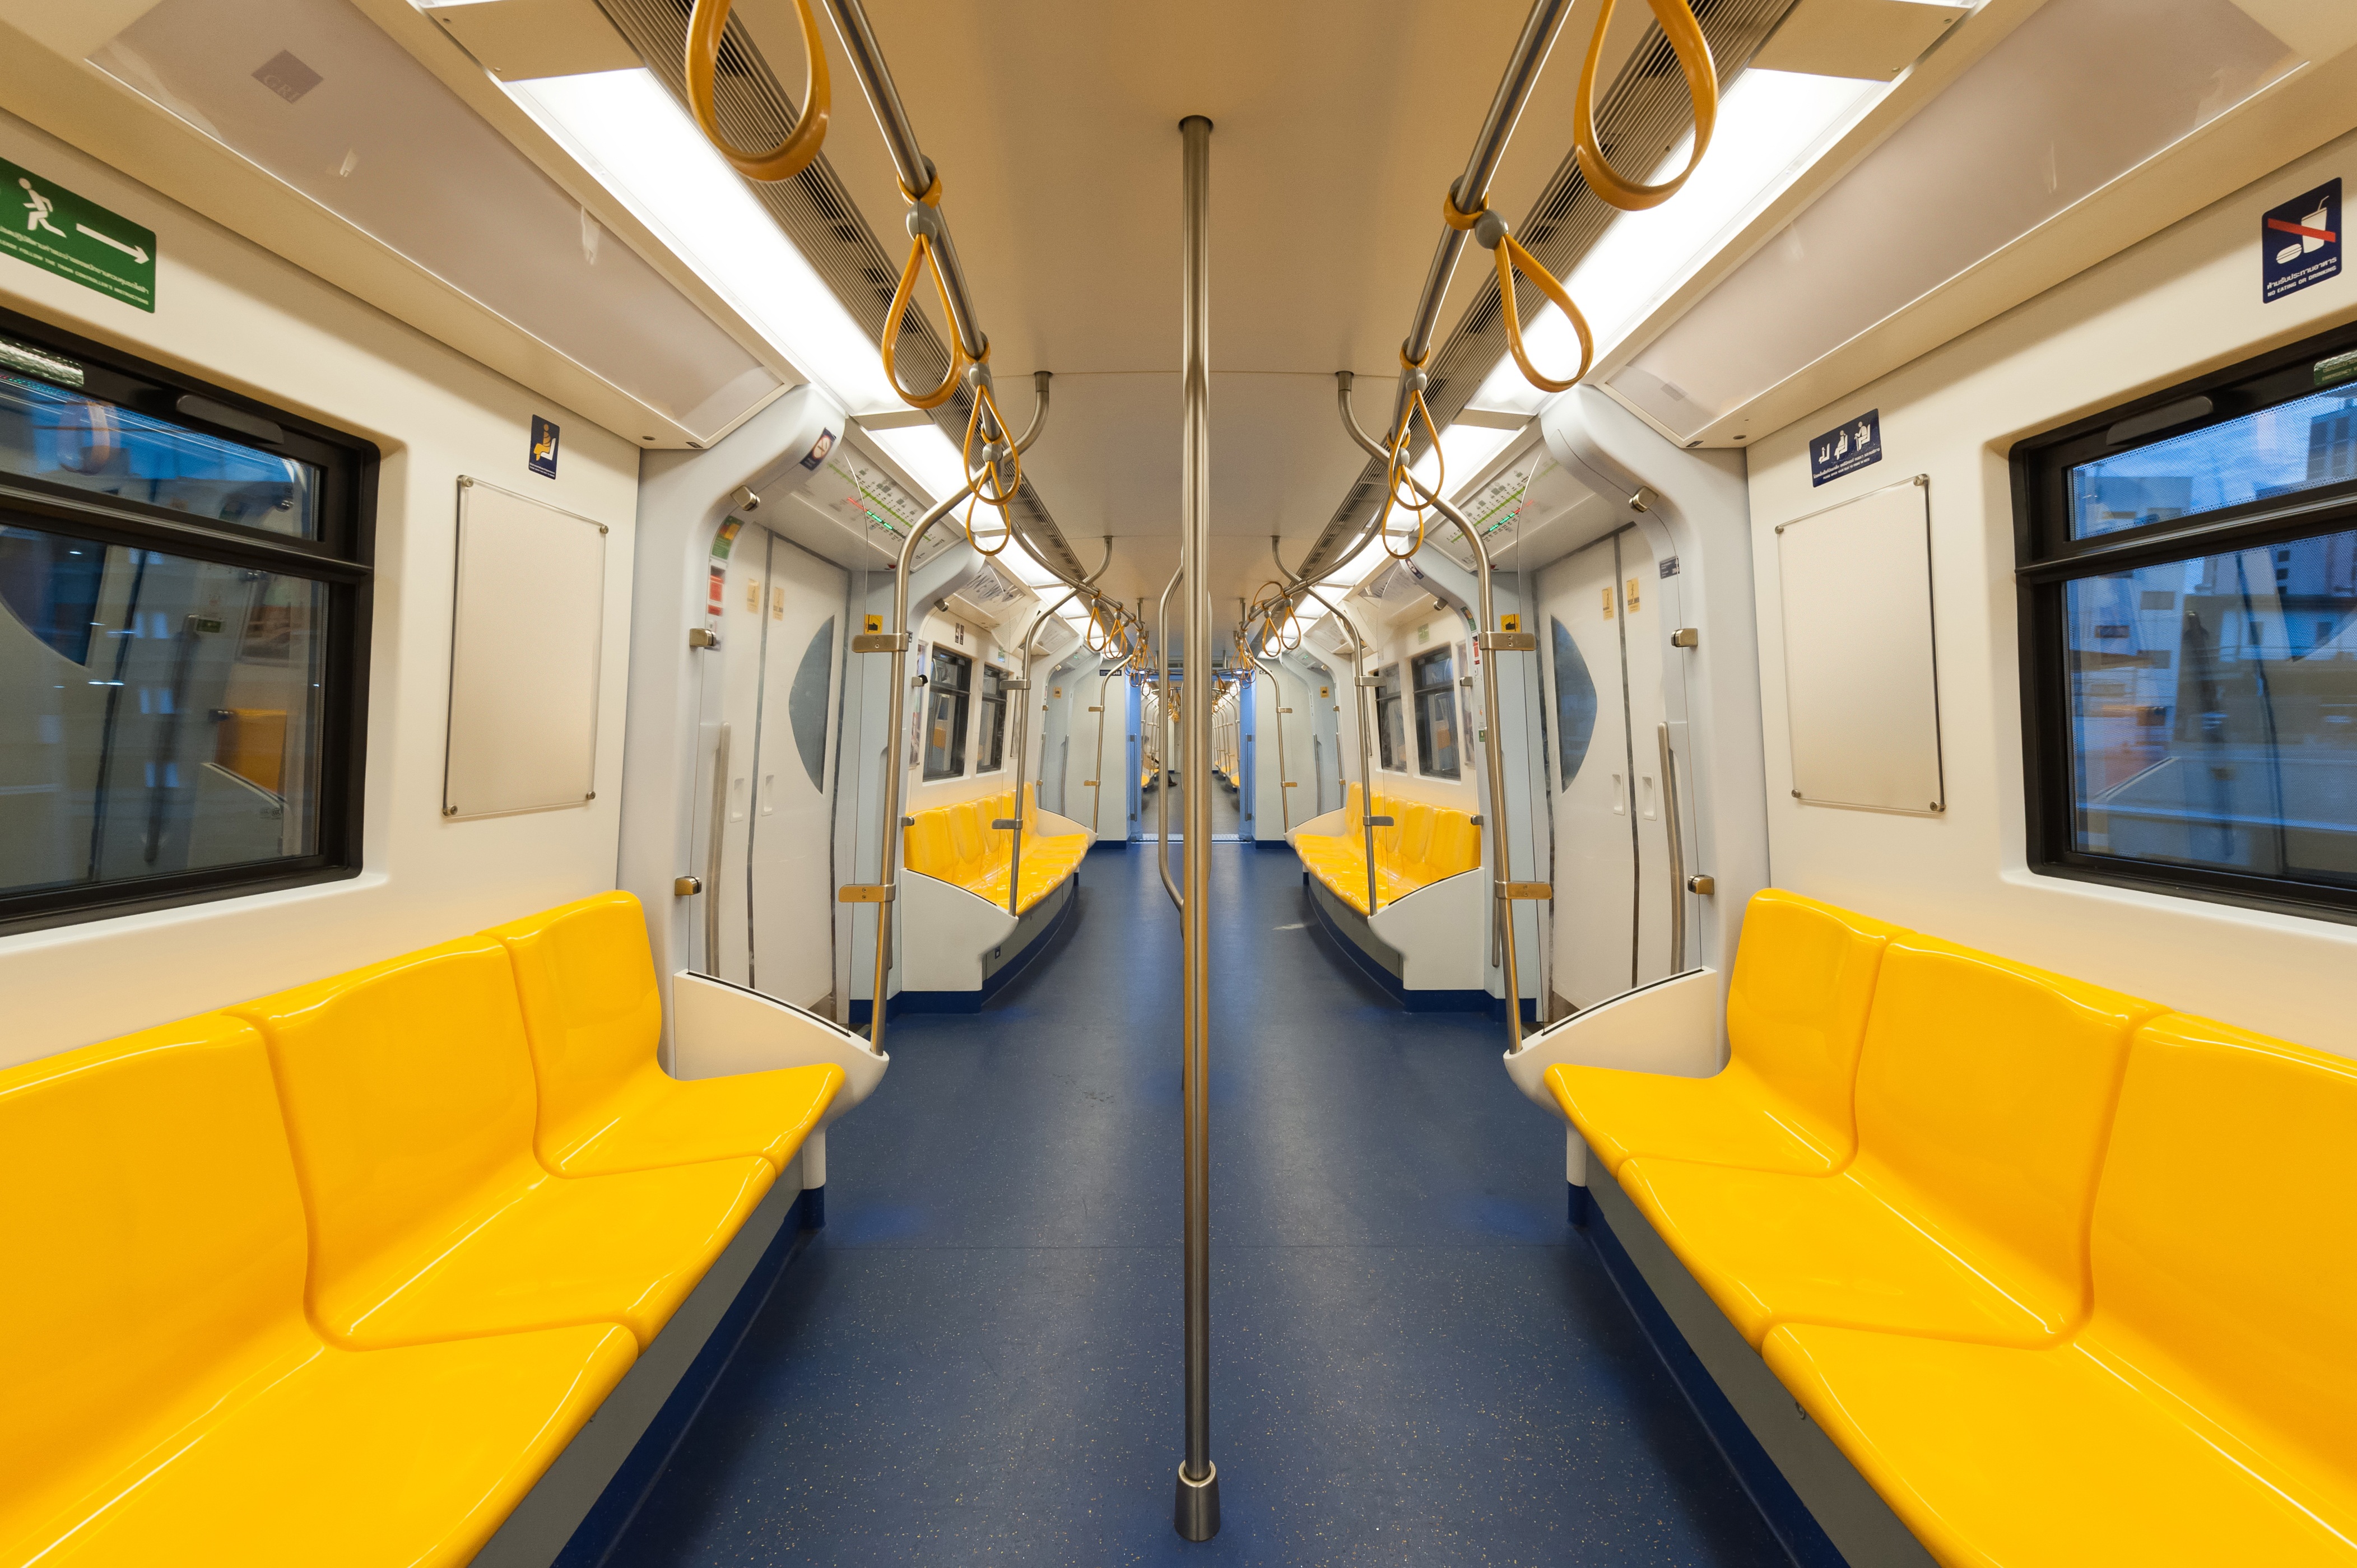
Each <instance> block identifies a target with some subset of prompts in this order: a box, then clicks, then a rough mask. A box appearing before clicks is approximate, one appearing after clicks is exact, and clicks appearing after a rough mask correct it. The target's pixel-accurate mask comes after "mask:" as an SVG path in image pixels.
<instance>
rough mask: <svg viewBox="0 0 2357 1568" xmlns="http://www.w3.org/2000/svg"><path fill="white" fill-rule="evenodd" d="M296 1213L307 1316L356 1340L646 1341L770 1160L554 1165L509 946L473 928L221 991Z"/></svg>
mask: <svg viewBox="0 0 2357 1568" xmlns="http://www.w3.org/2000/svg"><path fill="white" fill-rule="evenodd" d="M232 1011H234V1012H236V1013H237V1014H238V1015H241V1016H243V1017H246V1018H248V1019H250V1020H251V1021H252V1022H253V1023H255V1024H258V1025H259V1026H261V1028H262V1032H263V1036H264V1038H265V1039H266V1040H267V1041H268V1042H269V1047H270V1060H271V1067H272V1069H273V1072H274V1075H275V1077H276V1079H277V1084H278V1092H279V1100H280V1102H281V1104H282V1105H283V1106H284V1107H285V1118H286V1124H287V1129H288V1132H289V1133H290V1134H291V1138H292V1142H293V1144H294V1150H295V1165H296V1175H297V1176H298V1178H299V1179H300V1181H301V1184H302V1189H303V1197H304V1204H305V1208H307V1211H308V1212H309V1215H310V1225H311V1273H310V1283H309V1293H308V1299H309V1302H310V1309H311V1315H312V1317H313V1320H314V1321H315V1322H316V1323H317V1325H318V1326H319V1328H320V1329H321V1331H322V1332H323V1333H325V1334H327V1335H328V1337H330V1338H331V1339H333V1340H335V1341H336V1342H338V1343H339V1344H343V1345H347V1346H350V1347H351V1348H373V1347H379V1346H387V1345H414V1344H418V1343H421V1342H423V1341H425V1340H429V1339H453V1338H461V1337H468V1336H472V1335H479V1334H498V1333H506V1332H511V1331H514V1330H517V1329H525V1328H553V1327H558V1326H565V1325H568V1324H586V1323H617V1324H620V1325H622V1326H624V1327H626V1328H628V1329H630V1332H631V1333H632V1334H633V1335H634V1336H636V1337H637V1338H638V1341H639V1343H640V1344H641V1345H644V1344H647V1343H649V1342H651V1340H652V1339H653V1338H654V1337H655V1334H656V1332H657V1331H658V1330H660V1329H661V1328H662V1326H663V1324H664V1322H665V1321H666V1320H668V1319H669V1318H670V1316H671V1315H672V1313H673V1311H674V1310H675V1309H676V1308H677V1307H678V1305H679V1304H680V1302H681V1301H683V1299H685V1297H686V1295H687V1293H688V1292H689V1291H690V1290H692V1289H693V1288H694V1285H695V1283H696V1282H697V1281H698V1280H700V1279H701V1278H703V1276H704V1273H705V1270H706V1269H708V1268H710V1267H711V1265H712V1262H713V1260H714V1259H716V1258H717V1257H718V1256H719V1255H720V1252H721V1250H722V1249H723V1248H725V1247H726V1245H727V1244H728V1241H729V1239H730V1238H731V1237H733V1236H734V1235H735V1234H736V1233H737V1229H738V1227H740V1226H741V1225H742V1224H743V1223H744V1221H745V1218H746V1216H747V1215H748V1214H750V1213H751V1212H752V1210H753V1208H754V1206H755V1205H756V1204H758V1203H759V1201H760V1199H761V1195H762V1194H763V1193H764V1192H766V1191H768V1190H769V1187H770V1182H771V1181H773V1180H774V1179H775V1178H776V1176H777V1168H776V1167H775V1166H774V1165H771V1164H770V1162H769V1161H768V1160H766V1159H761V1158H758V1157H754V1156H750V1155H745V1156H739V1157H737V1158H732V1159H716V1160H707V1161H704V1162H701V1163H698V1164H694V1165H671V1166H666V1167H663V1168H660V1169H651V1170H637V1171H630V1172H627V1173H621V1174H616V1175H610V1176H554V1175H552V1174H550V1172H549V1171H548V1170H547V1169H546V1168H545V1167H544V1166H543V1165H542V1164H541V1162H540V1161H539V1159H538V1158H536V1157H535V1155H534V1153H533V1137H534V1133H535V1122H536V1120H537V1109H538V1101H539V1093H538V1088H537V1085H536V1084H535V1082H534V1080H533V1062H532V1051H531V1047H530V1046H529V1045H528V1044H527V1041H526V1037H525V1034H524V1026H523V1016H522V1012H521V1011H520V1009H519V1006H518V1004H517V1000H516V989H515V982H514V978H513V975H512V972H511V968H510V963H509V959H508V953H507V949H506V948H504V947H503V946H501V945H500V943H498V942H495V941H492V940H489V939H486V938H480V937H476V938H469V939H467V940H461V941H455V942H448V943H445V944H443V945H442V946H440V947H435V948H428V949H426V950H424V951H422V952H415V953H411V954H408V955H406V956H405V957H402V958H397V959H393V960H391V961H387V962H384V963H380V964H374V965H371V966H370V967H369V968H366V969H361V970H355V971H353V972H350V973H349V974H343V975H339V976H337V977H335V978H334V979H331V980H327V981H322V982H319V983H316V984H312V985H307V986H302V987H299V988H297V989H296V990H293V991H287V992H283V993H279V994H278V995H276V996H272V997H265V998H264V999H263V1000H261V1001H259V1002H253V1003H249V1004H245V1005H244V1006H242V1007H239V1008H236V1009H232Z"/></svg>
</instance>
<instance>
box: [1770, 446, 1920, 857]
mask: <svg viewBox="0 0 2357 1568" xmlns="http://www.w3.org/2000/svg"><path fill="white" fill-rule="evenodd" d="M1930 498H1931V491H1930V489H1929V487H1928V481H1927V480H1926V479H1925V478H1923V477H1921V476H1920V475H1919V476H1918V477H1917V478H1912V479H1909V480H1906V481H1905V482H1903V483H1900V484H1896V485H1889V486H1886V487H1884V488H1883V489H1878V490H1872V491H1869V492H1867V494H1865V495H1862V496H1859V497H1857V499H1854V500H1847V501H1844V502H1843V503H1841V504H1840V505H1839V506H1835V507H1828V508H1826V509H1825V510H1824V511H1819V512H1812V513H1810V514H1809V515H1808V516H1806V517H1803V518H1797V519H1795V520H1794V521H1791V522H1786V523H1780V524H1778V525H1777V529H1776V557H1777V570H1778V573H1779V575H1780V576H1781V583H1782V590H1783V604H1784V688H1785V698H1786V703H1787V706H1788V709H1789V711H1790V714H1791V720H1792V794H1793V797H1794V798H1795V799H1797V800H1805V801H1808V802H1810V803H1811V804H1813V805H1820V806H1855V807H1862V808H1865V809H1867V810H1869V811H1913V812H1917V813H1919V814H1929V813H1931V812H1934V811H1942V810H1943V809H1944V808H1945V806H1946V800H1947V797H1946V794H1945V791H1944V790H1943V787H1942V780H1941V773H1940V689H1939V677H1938V671H1937V669H1936V667H1935V664H1934V661H1933V659H1932V512H1931V499H1930Z"/></svg>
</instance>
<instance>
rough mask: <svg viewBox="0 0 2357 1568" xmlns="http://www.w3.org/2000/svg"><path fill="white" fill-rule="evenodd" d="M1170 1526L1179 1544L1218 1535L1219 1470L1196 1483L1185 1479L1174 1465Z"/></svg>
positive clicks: (1215, 1468)
mask: <svg viewBox="0 0 2357 1568" xmlns="http://www.w3.org/2000/svg"><path fill="white" fill-rule="evenodd" d="M1170 1527H1171V1528H1172V1529H1173V1530H1177V1531H1178V1532H1179V1540H1181V1541H1209V1540H1211V1537H1213V1536H1215V1535H1217V1534H1219V1533H1220V1467H1219V1466H1217V1465H1214V1466H1211V1474H1210V1475H1208V1476H1206V1477H1203V1478H1202V1479H1201V1480H1200V1481H1190V1480H1189V1479H1188V1478H1187V1466H1184V1465H1181V1466H1179V1498H1178V1500H1177V1502H1175V1503H1174V1504H1172V1506H1171V1509H1170Z"/></svg>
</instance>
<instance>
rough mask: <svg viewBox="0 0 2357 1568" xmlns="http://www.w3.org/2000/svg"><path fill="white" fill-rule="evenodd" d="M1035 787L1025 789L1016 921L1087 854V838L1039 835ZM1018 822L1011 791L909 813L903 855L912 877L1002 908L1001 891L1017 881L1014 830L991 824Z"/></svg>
mask: <svg viewBox="0 0 2357 1568" xmlns="http://www.w3.org/2000/svg"><path fill="white" fill-rule="evenodd" d="M1037 788H1038V787H1037V786H1036V785H1034V784H1026V785H1025V786H1024V787H1023V825H1022V828H1021V830H1020V831H1021V833H1022V838H1023V865H1022V870H1021V878H1022V880H1021V884H1020V886H1019V887H1018V888H1017V893H1016V900H1015V904H1016V913H1017V914H1021V913H1023V912H1024V911H1026V910H1028V909H1029V908H1031V907H1032V906H1033V905H1035V904H1037V903H1039V900H1041V899H1042V898H1045V897H1048V895H1049V894H1050V893H1053V892H1054V891H1055V890H1056V889H1057V888H1058V887H1059V886H1061V885H1062V884H1063V881H1064V878H1065V877H1067V876H1069V875H1071V874H1072V872H1073V871H1074V870H1075V869H1076V868H1078V866H1079V865H1080V864H1081V862H1082V860H1084V859H1085V858H1086V857H1087V855H1088V851H1089V835H1088V834H1086V833H1084V832H1081V833H1053V834H1045V835H1043V834H1041V833H1040V832H1039V797H1038V795H1037V793H1036V790H1037ZM1014 820H1015V792H1014V791H1013V790H1011V789H1010V790H1006V791H1005V792H1003V793H1001V794H997V795H988V796H985V797H983V798H982V799H980V800H964V801H961V802H959V803H958V804H956V805H953V806H931V807H928V808H927V809H925V810H924V811H917V812H913V813H911V817H910V822H909V826H908V827H907V828H905V829H903V830H902V832H903V838H902V844H903V851H902V853H903V854H904V856H905V857H906V861H905V863H906V865H908V868H909V870H911V871H914V872H917V873H920V875H926V876H932V877H937V878H939V879H940V880H942V881H943V882H947V883H950V884H952V886H958V887H963V888H964V889H965V890H966V891H967V892H969V893H971V894H973V895H974V897H978V898H982V899H985V900H986V901H987V902H989V903H991V904H994V905H996V906H997V907H999V908H1006V888H1007V883H1008V880H1009V878H1010V877H1013V876H1014V875H1016V867H1015V837H1016V830H1013V829H1008V828H994V827H992V826H991V825H990V824H991V823H993V822H1013V821H1014Z"/></svg>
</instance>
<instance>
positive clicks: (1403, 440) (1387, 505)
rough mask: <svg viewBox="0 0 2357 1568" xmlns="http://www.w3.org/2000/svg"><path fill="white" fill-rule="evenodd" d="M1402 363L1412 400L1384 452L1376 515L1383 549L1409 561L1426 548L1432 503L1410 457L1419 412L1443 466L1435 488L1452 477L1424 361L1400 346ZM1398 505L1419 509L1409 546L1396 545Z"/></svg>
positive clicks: (1434, 452) (1376, 529)
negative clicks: (1429, 400) (1428, 396)
mask: <svg viewBox="0 0 2357 1568" xmlns="http://www.w3.org/2000/svg"><path fill="white" fill-rule="evenodd" d="M1400 364H1401V365H1402V366H1403V367H1405V370H1406V371H1407V374H1408V377H1409V381H1410V385H1409V391H1408V401H1407V406H1406V407H1405V408H1404V409H1402V410H1400V422H1399V428H1398V429H1397V430H1395V431H1394V432H1393V433H1392V439H1391V444H1390V446H1389V447H1388V449H1387V450H1386V451H1385V452H1384V454H1383V513H1382V515H1381V516H1379V517H1377V518H1376V519H1375V532H1376V535H1377V536H1378V537H1379V538H1380V539H1381V541H1382V542H1383V553H1384V554H1386V555H1388V556H1390V557H1391V558H1392V559H1393V560H1394V561H1405V560H1406V559H1407V558H1408V557H1409V556H1411V555H1413V554H1415V553H1416V552H1417V551H1419V550H1421V549H1423V548H1424V529H1425V508H1426V506H1427V505H1429V504H1430V503H1429V502H1427V501H1426V500H1425V499H1423V496H1422V494H1421V493H1420V492H1419V491H1418V490H1417V489H1416V484H1415V473H1414V471H1413V470H1412V469H1411V468H1410V467H1409V465H1408V460H1407V450H1408V446H1409V445H1410V444H1411V443H1412V442H1413V440H1414V439H1415V416H1416V415H1417V414H1419V413H1421V414H1423V415H1424V429H1425V434H1426V435H1428V436H1429V437H1430V438H1431V440H1432V454H1433V458H1434V460H1435V461H1436V462H1437V464H1439V466H1440V467H1439V471H1438V472H1437V473H1436V474H1435V475H1434V476H1433V484H1432V487H1431V488H1432V492H1433V493H1434V494H1435V495H1438V494H1439V493H1440V488H1441V485H1442V484H1443V483H1444V482H1445V481H1446V480H1447V478H1448V456H1447V455H1446V454H1445V453H1443V452H1442V451H1441V449H1440V431H1439V428H1438V427H1437V425H1436V424H1434V423H1433V419H1432V410H1431V409H1430V408H1429V407H1427V406H1426V403H1425V401H1424V377H1423V371H1424V366H1423V364H1422V362H1421V361H1418V360H1411V359H1409V358H1408V357H1407V350H1406V349H1401V350H1400ZM1403 484H1405V486H1406V487H1407V494H1406V496H1405V499H1403V498H1402V496H1401V494H1400V487H1401V486H1402V485H1403ZM1395 507H1400V508H1405V509H1406V510H1409V511H1412V512H1414V513H1415V542H1414V543H1412V544H1410V545H1409V546H1408V547H1407V548H1406V549H1405V550H1394V549H1393V548H1392V538H1393V535H1392V531H1391V528H1390V526H1389V525H1390V522H1391V515H1392V510H1393V509H1394V508H1395Z"/></svg>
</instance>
